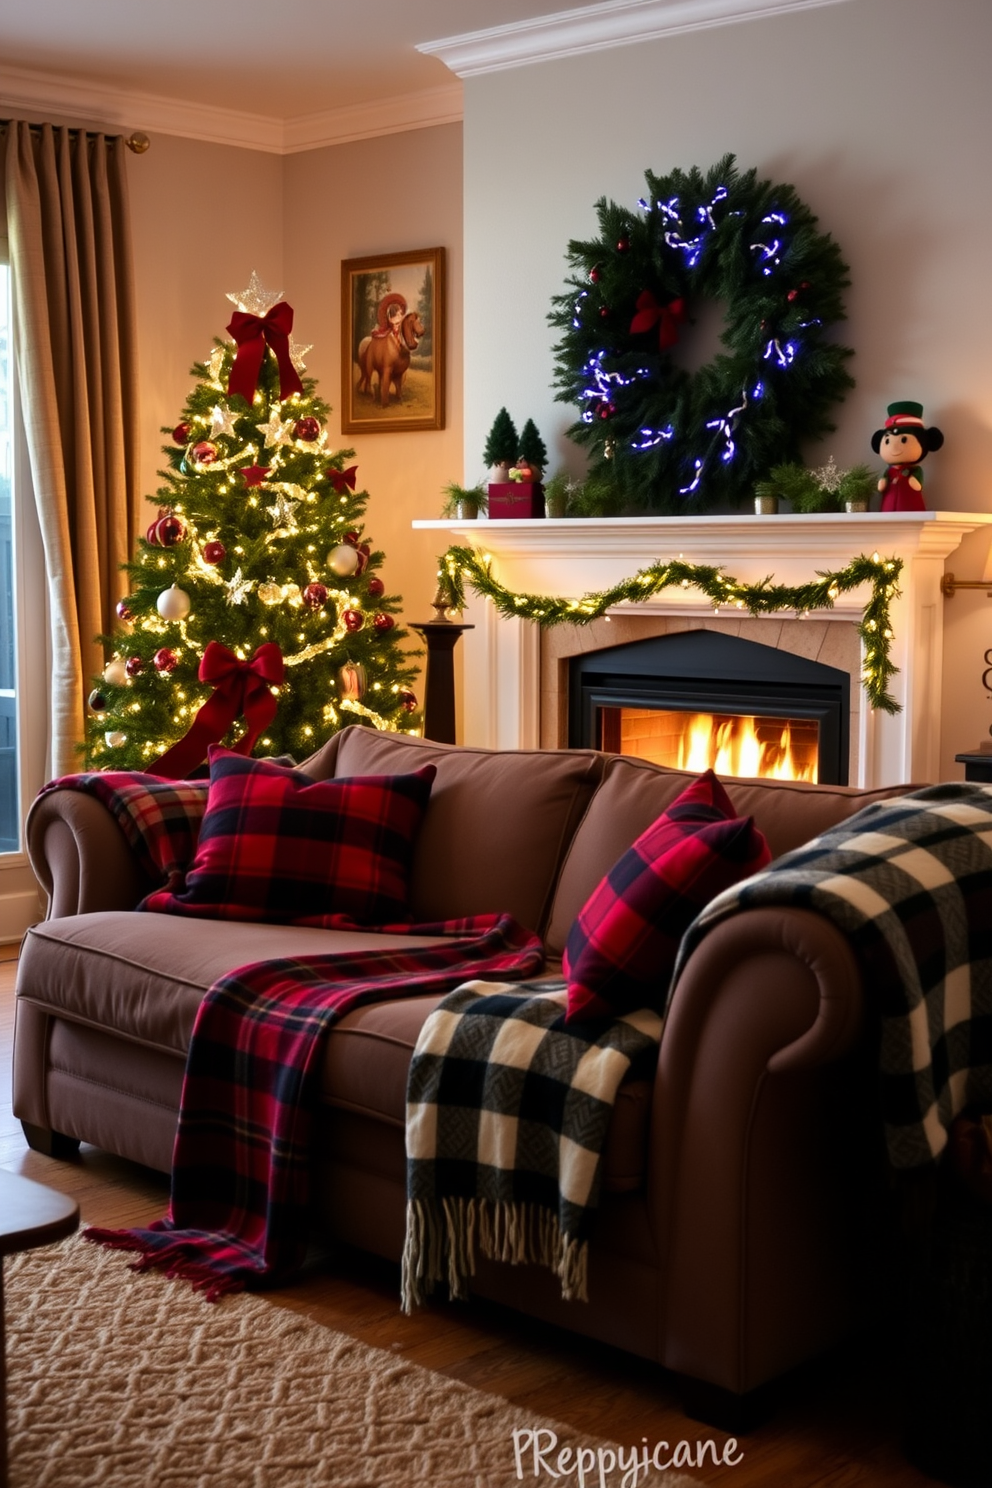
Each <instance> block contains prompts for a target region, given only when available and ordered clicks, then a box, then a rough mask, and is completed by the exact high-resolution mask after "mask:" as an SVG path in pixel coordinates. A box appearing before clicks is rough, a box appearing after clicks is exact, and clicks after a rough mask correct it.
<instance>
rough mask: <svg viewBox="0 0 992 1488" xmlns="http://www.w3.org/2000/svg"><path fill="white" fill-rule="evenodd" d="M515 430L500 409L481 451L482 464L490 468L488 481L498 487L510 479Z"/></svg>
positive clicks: (514, 447) (503, 410) (515, 454)
mask: <svg viewBox="0 0 992 1488" xmlns="http://www.w3.org/2000/svg"><path fill="white" fill-rule="evenodd" d="M517 448H518V439H517V428H516V425H515V424H514V422H513V420H512V418H511V417H510V415H509V414H508V413H507V411H506V409H505V408H501V409H500V411H499V413H498V414H497V415H496V417H495V419H494V420H493V426H492V428H491V429H490V430H489V438H488V439H487V440H486V448H485V450H484V451H483V455H482V458H483V462H484V463H485V464H486V465H488V466H489V467H490V470H489V479H490V482H491V483H492V484H493V485H494V486H495V485H500V484H502V483H504V482H506V481H508V480H509V479H510V466H511V465H512V464H513V462H514V460H515V459H516V458H517Z"/></svg>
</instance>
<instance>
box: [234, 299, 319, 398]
mask: <svg viewBox="0 0 992 1488" xmlns="http://www.w3.org/2000/svg"><path fill="white" fill-rule="evenodd" d="M227 329H228V332H229V333H230V334H231V335H232V336H233V337H234V339H235V341H236V342H237V343H238V351H237V355H236V356H235V358H234V366H233V367H232V368H231V380H230V382H229V383H228V384H227V391H228V395H229V396H232V395H233V394H234V393H240V394H241V396H242V398H245V399H246V400H247V401H248V402H249V403H250V402H251V400H252V399H253V398H254V396H255V390H256V389H257V387H258V374H259V372H260V371H261V368H262V358H263V356H264V355H265V346H266V342H267V343H268V344H269V346H271V347H272V350H273V351H274V352H275V354H276V361H277V362H278V364H279V397H280V400H282V399H285V398H288V397H289V396H290V394H291V393H302V391H303V384H302V382H301V381H300V376H299V373H298V372H297V370H296V368H295V367H294V366H293V363H292V360H291V359H290V355H289V333H290V331H291V330H292V329H293V307H292V305H287V303H286V301H285V300H280V302H279V304H278V305H273V306H272V309H271V310H270V311H269V312H268V314H267V315H264V316H262V315H249V314H248V312H247V311H245V310H235V312H234V314H233V315H232V316H231V324H230V325H229V326H228V328H227Z"/></svg>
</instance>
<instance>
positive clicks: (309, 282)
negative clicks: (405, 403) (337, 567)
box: [283, 124, 463, 620]
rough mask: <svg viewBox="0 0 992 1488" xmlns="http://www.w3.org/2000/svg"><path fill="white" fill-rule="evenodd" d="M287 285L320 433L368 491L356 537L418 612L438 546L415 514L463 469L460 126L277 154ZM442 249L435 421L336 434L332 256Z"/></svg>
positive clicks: (408, 615)
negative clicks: (441, 360)
mask: <svg viewBox="0 0 992 1488" xmlns="http://www.w3.org/2000/svg"><path fill="white" fill-rule="evenodd" d="M283 170H284V173H285V174H284V181H285V186H284V190H285V214H286V218H285V220H286V237H285V250H284V258H283V263H284V267H285V275H284V277H285V281H286V292H287V294H288V295H289V297H290V300H291V302H292V304H293V305H294V306H295V308H296V324H297V326H298V328H299V329H298V332H297V334H298V335H299V336H300V338H301V339H303V340H305V341H312V342H313V343H314V348H313V351H312V352H311V353H310V355H309V356H308V358H307V370H308V371H309V372H311V373H312V374H313V376H315V377H316V378H317V381H318V384H319V386H320V389H321V392H322V393H323V396H324V397H325V398H326V399H327V401H328V402H329V403H331V404H332V413H331V420H330V439H331V443H332V444H333V445H334V446H335V447H340V446H341V445H342V444H347V446H350V447H351V448H353V449H354V450H355V452H356V457H357V464H358V479H359V484H360V485H362V486H364V487H365V489H366V490H367V491H368V492H369V498H370V499H369V504H368V508H367V511H366V532H367V536H368V537H369V539H370V540H371V542H372V543H373V545H374V546H375V547H377V548H381V549H382V551H383V552H384V553H385V555H386V556H385V562H384V564H383V569H382V573H383V578H384V579H385V582H386V585H387V588H388V589H389V591H390V592H391V593H399V594H400V595H402V597H403V601H404V603H403V615H404V618H405V619H408V620H409V619H413V620H427V619H430V617H431V607H430V601H431V598H432V597H433V593H434V588H435V577H434V576H435V573H436V567H437V565H436V562H435V560H436V558H437V556H438V553H439V552H440V551H442V550H443V547H444V544H443V543H442V544H439V543H438V541H437V538H436V537H435V536H432V535H431V534H430V533H419V532H413V531H411V527H410V523H411V522H412V521H413V519H414V518H415V517H436V516H437V515H438V514H439V509H440V506H441V504H442V499H443V498H442V496H441V488H442V486H443V485H444V484H445V482H446V481H449V480H460V479H461V477H462V439H463V434H462V131H461V126H460V125H456V124H450V125H441V126H438V127H437V128H433V129H417V130H411V131H409V132H407V133H405V134H392V135H385V136H382V137H381V138H378V139H370V140H359V141H356V142H355V143H353V144H347V145H337V146H333V147H330V148H327V149H323V150H311V151H307V152H305V153H303V154H298V155H289V156H287V157H286V158H285V160H284V161H283ZM434 247H443V248H444V249H445V250H446V256H447V274H448V292H447V307H448V329H447V337H446V342H447V347H446V350H447V420H446V425H447V426H446V428H444V429H441V430H437V431H434V430H428V431H425V432H422V433H417V434H397V433H386V434H360V435H348V436H347V439H345V436H343V435H342V434H341V362H340V346H341V303H340V296H341V288H340V285H341V268H340V265H341V260H342V259H346V258H359V257H364V256H365V255H366V254H373V253H388V252H402V251H404V250H406V249H416V248H434Z"/></svg>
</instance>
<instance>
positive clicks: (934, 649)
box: [413, 511, 992, 786]
mask: <svg viewBox="0 0 992 1488" xmlns="http://www.w3.org/2000/svg"><path fill="white" fill-rule="evenodd" d="M989 523H992V513H985V512H945V511H927V512H890V513H875V512H864V513H857V514H850V515H848V514H846V513H827V514H824V515H821V516H791V515H790V516H763V517H754V516H744V517H742V516H712V517H692V518H682V517H645V518H630V517H613V518H588V519H579V520H569V519H565V520H538V521H516V522H502V521H486V520H484V519H483V520H479V521H475V522H440V521H419V522H414V524H413V525H414V527H416V528H418V529H421V530H434V531H437V532H438V534H439V550H440V548H441V546H446V545H450V544H451V543H461V544H465V545H471V546H472V547H473V548H475V549H476V550H478V551H479V552H484V553H486V554H488V555H490V556H491V558H492V560H493V572H494V574H495V576H496V577H497V578H499V580H500V582H501V583H503V584H506V585H507V586H508V587H509V588H511V589H514V590H516V591H517V592H528V593H535V594H555V595H568V596H575V597H578V596H579V595H582V594H584V593H587V592H589V591H595V590H601V589H606V588H609V587H610V586H611V585H612V584H615V583H617V582H618V581H619V580H621V579H624V578H627V577H629V576H630V575H631V574H633V573H635V572H636V571H637V569H638V568H642V567H644V566H646V565H647V564H650V563H654V562H657V561H664V560H667V559H670V558H679V557H680V558H684V559H685V560H686V561H687V562H690V563H705V564H713V565H715V566H718V567H722V568H723V570H724V571H725V572H726V573H727V574H729V575H732V576H733V577H734V578H736V579H739V580H741V581H742V582H745V583H754V582H756V581H758V580H760V579H763V578H766V577H769V576H771V577H773V578H774V580H775V582H777V583H782V584H799V583H803V582H805V581H807V580H809V579H811V578H813V577H814V576H815V574H816V573H817V572H823V571H832V570H835V569H841V568H845V567H846V566H847V564H848V563H850V561H851V559H852V558H856V557H857V556H858V555H859V554H862V553H864V554H869V555H870V554H872V553H876V552H877V553H878V554H879V555H880V556H881V557H883V558H889V557H896V558H901V559H902V562H903V569H902V574H901V576H900V580H899V585H900V594H899V596H898V597H897V598H896V599H895V601H894V603H893V607H892V620H893V626H892V628H893V631H894V639H893V642H892V650H891V655H892V660H893V662H894V663H895V665H896V666H897V667H898V668H899V671H898V674H897V675H896V676H895V677H894V678H893V681H892V684H891V691H892V693H893V695H894V696H895V697H896V699H897V700H898V702H899V703H900V704H901V707H902V711H901V712H900V713H898V714H895V715H889V714H886V713H881V712H875V713H872V712H870V710H868V709H865V710H863V712H862V719H863V720H864V721H863V723H862V735H863V736H862V739H861V747H860V749H859V751H858V755H859V759H860V765H859V776H860V779H859V780H858V781H857V782H853V781H852V784H855V783H856V784H860V785H863V786H875V785H883V784H895V783H898V782H900V781H904V780H935V779H937V778H938V769H939V749H940V706H941V672H942V654H943V606H944V604H945V603H946V601H945V599H944V597H943V595H942V594H941V590H940V580H941V577H942V575H943V572H944V560H945V559H946V558H947V557H948V556H949V555H950V554H951V553H953V552H954V550H955V549H956V548H957V547H958V545H959V544H960V542H961V540H962V538H964V537H965V536H966V534H967V533H969V532H973V531H974V530H975V529H976V528H977V527H980V526H983V525H986V524H989ZM441 534H444V535H443V537H442V536H441ZM670 593H671V597H670V598H669V595H668V593H662V594H660V595H657V596H655V597H654V598H653V599H651V600H649V601H647V602H645V603H643V604H641V605H638V606H637V607H636V608H637V610H638V611H639V612H642V613H652V614H666V615H684V616H698V617H700V618H702V617H712V615H713V607H712V605H711V603H710V601H709V600H708V599H706V597H705V596H703V595H698V596H696V592H695V591H688V592H687V591H683V590H681V589H679V590H674V589H673V590H672V591H671V592H670ZM868 593H869V592H868V589H867V586H865V588H864V590H863V592H862V591H852V593H851V594H850V595H846V596H842V597H841V598H840V599H839V600H838V602H837V604H836V605H835V607H834V609H833V610H832V611H818V612H817V618H818V619H824V618H831V619H836V620H837V621H839V622H846V623H848V624H850V623H851V622H852V621H853V620H856V619H857V618H858V616H859V615H860V612H861V609H862V607H863V605H864V603H865V602H866V600H867V598H868ZM622 608H623V610H624V611H625V612H628V613H629V612H630V608H631V607H629V606H626V605H625V606H623V607H622ZM727 613H728V614H729V611H728V612H727ZM466 619H467V620H468V621H469V622H470V623H471V624H472V625H474V627H475V629H474V630H471V631H468V632H467V633H466V635H465V644H466V653H465V657H466V659H465V736H466V741H467V742H470V743H474V744H480V745H485V746H487V747H490V748H504V749H521V748H534V747H536V745H537V742H538V739H539V715H538V709H539V687H540V683H539V646H538V634H537V626H536V625H534V624H533V623H532V622H530V621H523V620H509V619H504V618H502V617H501V616H499V615H498V613H497V612H496V610H495V608H494V607H493V606H492V605H491V604H489V603H487V602H485V601H483V600H481V599H478V598H475V597H471V595H470V604H469V607H468V609H467V611H466Z"/></svg>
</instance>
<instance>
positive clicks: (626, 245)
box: [617, 237, 630, 253]
mask: <svg viewBox="0 0 992 1488" xmlns="http://www.w3.org/2000/svg"><path fill="white" fill-rule="evenodd" d="M617 252H618V253H629V252H630V239H629V238H628V237H622V238H621V239H620V240H619V241H618V243H617Z"/></svg>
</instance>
